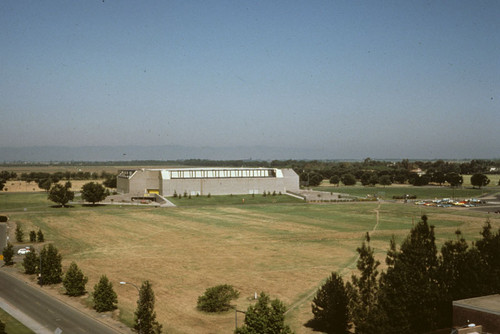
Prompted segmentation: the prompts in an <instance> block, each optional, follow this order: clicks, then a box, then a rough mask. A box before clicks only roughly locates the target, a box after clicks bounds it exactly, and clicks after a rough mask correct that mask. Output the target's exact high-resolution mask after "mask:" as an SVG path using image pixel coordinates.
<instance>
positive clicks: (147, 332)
mask: <svg viewBox="0 0 500 334" xmlns="http://www.w3.org/2000/svg"><path fill="white" fill-rule="evenodd" d="M154 308H155V295H154V292H153V289H152V287H151V283H150V282H149V281H144V282H143V283H142V286H141V289H140V290H139V300H138V301H137V309H136V311H135V324H134V329H135V330H137V331H138V332H139V333H141V334H159V333H161V328H162V326H161V325H160V323H159V322H158V321H156V312H155V310H154Z"/></svg>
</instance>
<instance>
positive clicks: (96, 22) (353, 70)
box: [0, 0, 500, 160]
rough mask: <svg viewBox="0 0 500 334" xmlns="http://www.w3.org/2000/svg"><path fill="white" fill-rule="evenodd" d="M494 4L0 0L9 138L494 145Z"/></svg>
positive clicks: (1, 111)
mask: <svg viewBox="0 0 500 334" xmlns="http://www.w3.org/2000/svg"><path fill="white" fill-rule="evenodd" d="M499 18H500V2H499V1H496V0H494V1H479V0H471V1H458V0H452V1H400V0H397V1H353V0H349V1H333V0H329V1H315V0H308V1H271V0H266V1H255V0H247V1H235V0H230V1H167V0H157V1H147V0H141V1H138V0H133V1H132V0H130V1H129V0H104V1H102V0H85V1H82V0H61V1H52V0H47V1H39V0H35V1H20V0H2V1H1V2H0V117H1V119H0V120H1V121H0V147H24V146H43V145H60V146H94V145H111V146H114V145H132V144H133V145H151V144H154V145H185V146H193V147H200V146H212V147H220V146H225V147H227V146H272V147H283V148H287V149H297V150H300V151H303V150H304V149H307V148H308V147H314V148H315V149H316V150H320V151H321V152H324V157H323V158H325V159H342V158H364V157H372V158H385V157H400V158H500V19H499ZM0 160H1V158H0Z"/></svg>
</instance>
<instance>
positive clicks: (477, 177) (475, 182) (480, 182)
mask: <svg viewBox="0 0 500 334" xmlns="http://www.w3.org/2000/svg"><path fill="white" fill-rule="evenodd" d="M470 183H471V184H472V186H473V187H474V188H475V187H478V188H479V189H481V187H485V186H487V185H488V184H490V179H489V178H488V177H487V176H486V175H484V174H474V175H472V176H471V178H470Z"/></svg>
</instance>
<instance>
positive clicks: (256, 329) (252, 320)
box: [235, 292, 293, 334]
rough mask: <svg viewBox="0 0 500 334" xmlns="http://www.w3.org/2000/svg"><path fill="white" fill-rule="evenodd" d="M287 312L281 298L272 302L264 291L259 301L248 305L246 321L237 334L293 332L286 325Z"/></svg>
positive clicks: (282, 333)
mask: <svg viewBox="0 0 500 334" xmlns="http://www.w3.org/2000/svg"><path fill="white" fill-rule="evenodd" d="M269 303H271V305H269ZM285 312H286V307H285V305H283V303H282V302H281V301H280V300H279V299H275V300H273V301H272V302H270V299H269V296H268V295H266V294H265V293H264V292H262V293H261V294H260V296H259V299H258V300H257V303H256V304H255V305H250V306H249V307H248V309H247V312H246V315H245V323H244V325H243V326H242V327H239V328H238V329H236V331H235V334H292V333H293V332H292V331H291V329H290V327H288V326H287V325H285Z"/></svg>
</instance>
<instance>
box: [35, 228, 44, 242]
mask: <svg viewBox="0 0 500 334" xmlns="http://www.w3.org/2000/svg"><path fill="white" fill-rule="evenodd" d="M36 237H37V239H38V242H44V241H45V238H44V236H43V232H42V230H38V232H37V234H36Z"/></svg>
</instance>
